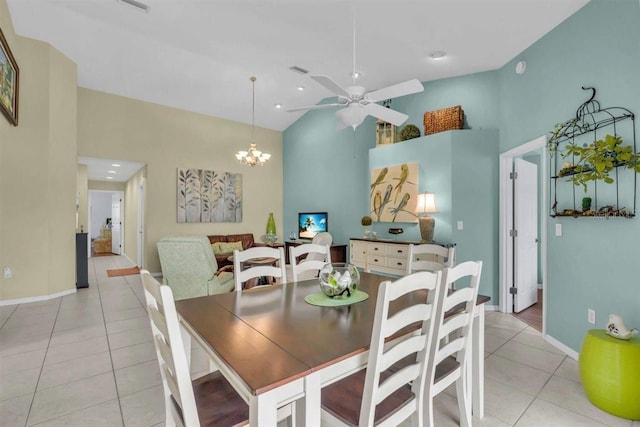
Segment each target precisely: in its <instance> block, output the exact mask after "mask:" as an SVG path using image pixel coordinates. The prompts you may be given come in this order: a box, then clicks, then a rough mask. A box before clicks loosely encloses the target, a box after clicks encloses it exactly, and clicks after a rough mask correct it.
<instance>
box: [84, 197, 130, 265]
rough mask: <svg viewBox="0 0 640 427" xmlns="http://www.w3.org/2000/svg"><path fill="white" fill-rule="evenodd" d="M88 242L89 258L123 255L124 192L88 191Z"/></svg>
mask: <svg viewBox="0 0 640 427" xmlns="http://www.w3.org/2000/svg"><path fill="white" fill-rule="evenodd" d="M88 202H89V218H88V223H89V230H88V232H89V242H90V248H89V249H90V252H89V253H90V254H91V256H110V255H121V254H122V253H123V250H124V247H123V241H124V239H123V234H122V233H123V230H124V215H122V212H123V211H124V192H123V191H109V190H89V197H88Z"/></svg>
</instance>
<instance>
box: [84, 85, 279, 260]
mask: <svg viewBox="0 0 640 427" xmlns="http://www.w3.org/2000/svg"><path fill="white" fill-rule="evenodd" d="M249 114H250V112H249V111H247V116H248V117H249ZM250 136H251V126H250V125H246V124H242V123H238V122H233V121H229V120H223V119H219V118H215V117H210V116H205V115H202V114H197V113H192V112H188V111H183V110H177V109H174V108H169V107H164V106H160V105H156V104H151V103H148V102H142V101H136V100H132V99H129V98H124V97H120V96H115V95H109V94H106V93H102V92H97V91H93V90H89V89H83V88H79V89H78V155H79V156H85V157H98V158H108V159H117V160H130V161H136V162H141V163H146V165H147V166H146V179H145V180H144V181H145V199H146V208H145V218H146V220H145V230H146V233H145V235H146V246H145V260H144V261H143V266H144V267H145V268H147V269H149V270H150V271H152V272H159V271H160V263H159V260H158V255H157V250H156V243H157V241H158V240H159V239H160V238H162V237H163V236H166V235H170V234H229V233H243V232H251V233H253V234H254V236H255V238H256V239H259V238H260V237H261V236H263V235H264V231H265V227H266V221H267V216H268V214H269V212H273V213H274V215H275V217H276V221H277V227H278V229H279V230H282V229H283V228H282V204H283V197H282V187H283V185H282V184H283V183H282V133H281V132H277V131H271V130H267V129H263V128H256V135H255V137H256V143H257V145H258V148H260V149H261V150H263V151H266V152H269V153H271V154H272V158H271V160H270V161H269V163H268V164H267V165H266V166H264V167H256V168H251V167H248V166H244V165H240V164H239V163H238V162H237V161H236V160H235V157H234V154H235V152H236V151H238V150H239V149H246V148H248V146H249V140H250ZM178 168H199V169H207V170H215V171H224V172H234V173H242V178H243V203H244V209H243V221H242V222H241V223H206V224H178V223H177V222H176V175H177V169H178ZM135 185H136V184H135V183H131V184H129V183H128V185H127V191H126V195H125V199H126V202H125V209H126V213H125V214H126V219H125V221H126V222H125V253H126V255H127V256H128V257H129V258H131V259H132V260H134V261H136V252H137V247H136V245H135V243H134V242H135V239H136V238H135V235H134V233H135V232H136V231H135V229H133V230H132V226H131V224H132V223H133V224H137V210H136V211H135V212H134V211H130V209H137V203H136V202H135V201H134V200H133V197H134V196H133V195H132V194H129V191H133V187H135ZM132 216H133V217H134V218H131V217H132Z"/></svg>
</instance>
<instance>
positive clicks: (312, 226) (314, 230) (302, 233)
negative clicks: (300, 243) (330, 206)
mask: <svg viewBox="0 0 640 427" xmlns="http://www.w3.org/2000/svg"><path fill="white" fill-rule="evenodd" d="M328 222H329V215H328V214H327V213H326V212H299V213H298V238H300V239H308V240H311V239H313V237H314V236H315V235H316V234H318V233H324V232H325V231H329V228H328Z"/></svg>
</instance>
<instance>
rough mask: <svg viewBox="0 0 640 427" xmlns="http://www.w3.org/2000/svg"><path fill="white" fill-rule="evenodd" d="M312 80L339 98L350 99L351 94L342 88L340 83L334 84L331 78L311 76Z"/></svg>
mask: <svg viewBox="0 0 640 427" xmlns="http://www.w3.org/2000/svg"><path fill="white" fill-rule="evenodd" d="M311 78H312V79H313V80H315V81H317V82H318V83H320V84H321V85H322V86H324V87H326V88H327V89H329V90H330V91H331V92H333V93H335V94H336V95H338V96H344V97H346V98H350V95H349V92H347V91H346V89H345V88H343V87H342V86H340V85H339V84H338V83H336V82H334V81H333V79H332V78H331V77H327V76H311Z"/></svg>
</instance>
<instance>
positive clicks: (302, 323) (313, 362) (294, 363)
mask: <svg viewBox="0 0 640 427" xmlns="http://www.w3.org/2000/svg"><path fill="white" fill-rule="evenodd" d="M385 280H393V279H391V278H389V277H387V276H381V275H378V274H373V273H366V272H363V273H361V279H360V285H359V287H358V289H360V290H362V291H364V292H366V293H367V294H368V295H369V298H368V299H366V300H364V301H362V302H358V303H355V304H351V305H346V306H340V307H320V306H315V305H311V304H308V303H307V302H306V301H305V300H304V298H305V296H307V295H309V294H311V293H316V292H319V291H320V286H319V284H318V279H311V280H305V281H301V282H297V283H285V284H283V285H276V286H260V287H256V288H253V289H250V290H245V291H242V292H230V293H224V294H217V295H210V296H204V297H197V298H191V299H185V300H181V301H176V309H177V312H178V315H179V316H180V320H181V324H182V326H183V327H184V328H185V330H186V331H187V332H188V333H189V335H190V336H191V337H192V338H193V339H195V340H196V341H197V342H198V343H199V344H200V345H201V346H202V347H203V348H204V350H205V351H206V352H207V354H208V355H209V357H210V358H211V360H212V361H213V362H214V364H215V365H216V366H217V367H218V368H219V369H220V371H221V372H222V374H223V375H225V377H226V378H227V379H228V380H229V381H230V382H231V383H232V385H233V386H234V388H235V389H236V390H237V391H238V393H239V394H240V395H241V396H243V398H244V399H245V401H246V402H247V403H248V404H249V408H250V411H249V423H250V425H251V426H274V427H275V426H276V425H277V413H276V409H277V408H278V407H281V406H283V405H286V404H289V403H294V404H295V408H296V409H295V411H294V412H295V416H296V425H305V426H319V425H320V390H321V388H322V387H324V386H326V385H328V384H331V383H333V382H335V381H338V380H339V379H341V378H343V377H345V376H347V375H350V374H351V373H353V372H356V371H358V370H360V369H363V367H365V366H366V363H367V357H368V349H369V344H370V340H371V331H372V328H373V317H374V313H375V305H376V300H377V294H378V287H379V285H380V283H381V282H383V281H385ZM412 298H419V299H423V300H424V299H426V294H425V295H420V294H419V293H414V294H413V295H411V296H410V297H408V298H407V299H400V300H398V301H396V302H395V304H394V305H392V307H391V310H392V311H396V310H399V309H401V308H402V307H403V306H404V305H405V304H407V303H408V302H410V299H412ZM488 300H489V297H485V296H479V297H478V301H477V305H476V318H475V321H474V328H473V332H472V337H473V338H472V351H471V353H470V354H471V362H472V370H471V375H472V378H471V379H470V381H471V385H472V387H471V393H472V400H473V412H474V415H476V416H479V417H482V415H483V406H484V396H483V378H484V304H485V303H486V302H487V301H488ZM407 333H408V332H407ZM185 345H188V344H185Z"/></svg>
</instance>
